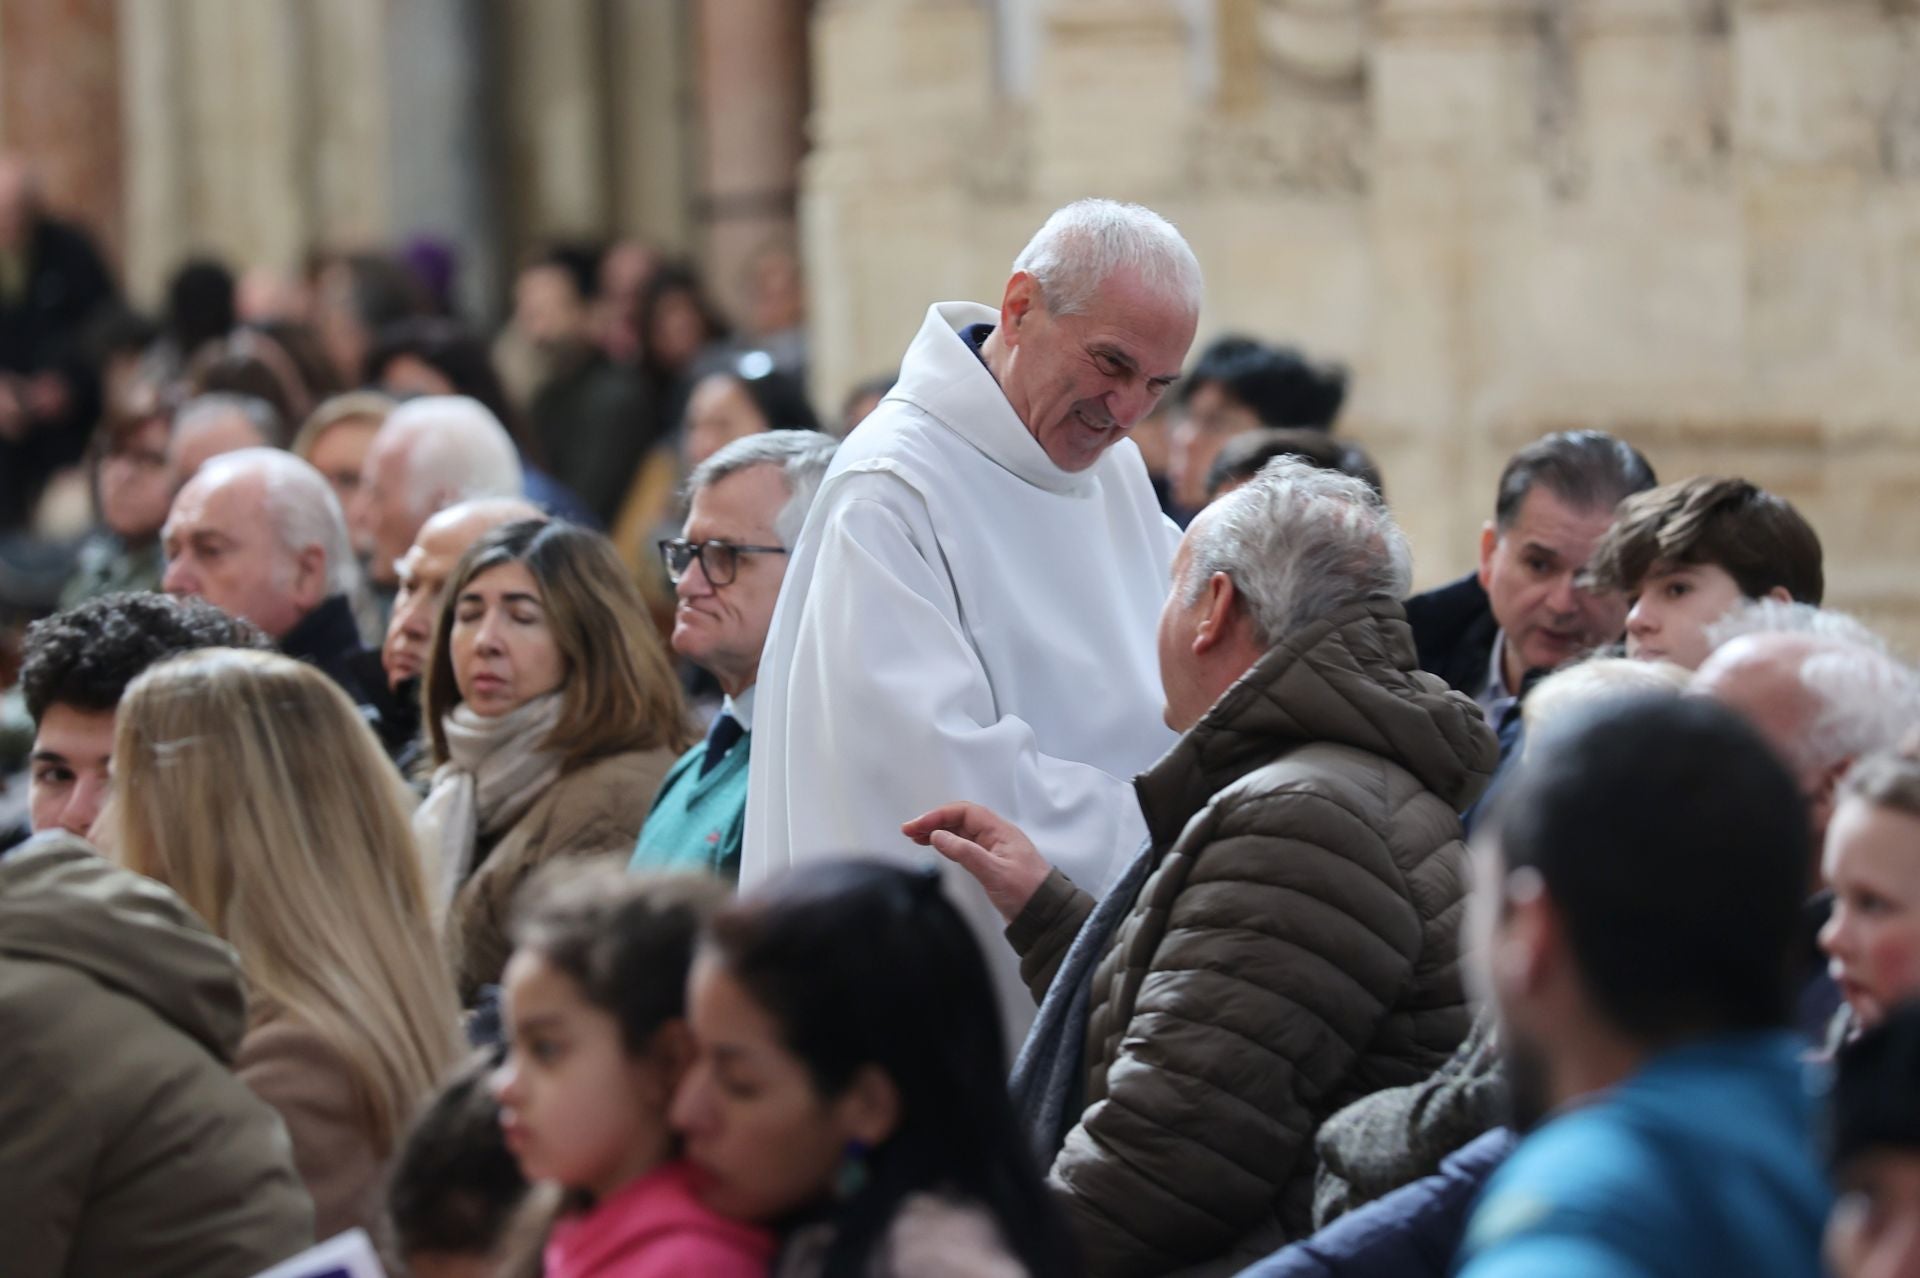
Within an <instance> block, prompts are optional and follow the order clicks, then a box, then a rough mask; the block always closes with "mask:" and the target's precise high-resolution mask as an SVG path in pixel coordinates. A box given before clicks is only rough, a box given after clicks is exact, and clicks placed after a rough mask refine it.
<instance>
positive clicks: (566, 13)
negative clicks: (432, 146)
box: [403, 0, 612, 248]
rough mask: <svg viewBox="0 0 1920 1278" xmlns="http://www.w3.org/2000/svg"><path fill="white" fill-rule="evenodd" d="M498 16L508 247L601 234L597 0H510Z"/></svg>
mask: <svg viewBox="0 0 1920 1278" xmlns="http://www.w3.org/2000/svg"><path fill="white" fill-rule="evenodd" d="M403 2H404V0H403ZM503 16H504V18H505V36H506V40H505V47H504V48H503V49H502V51H501V52H502V54H503V56H504V59H505V63H506V67H505V71H506V74H505V77H504V79H505V84H506V89H507V102H506V106H507V110H506V111H505V112H504V113H503V115H504V119H505V121H506V124H507V136H508V147H509V155H508V163H507V173H508V175H509V181H508V189H509V190H511V191H512V192H513V193H514V194H515V196H516V197H517V199H516V201H515V207H514V209H513V212H514V213H515V214H517V218H516V221H517V225H516V226H515V228H514V230H515V232H516V234H515V235H514V236H513V239H514V240H515V241H516V244H515V247H517V248H526V247H527V246H529V245H530V244H532V243H538V242H540V241H543V240H549V239H556V238H568V239H572V238H582V239H591V238H596V237H599V236H601V235H604V234H605V233H606V232H607V231H608V230H609V229H610V228H609V222H610V220H611V219H610V213H611V204H612V201H611V200H610V199H609V193H608V184H607V170H608V168H609V158H610V157H609V148H608V142H607V109H606V108H607V98H606V89H607V86H606V80H607V76H606V74H605V70H606V62H605V56H606V52H607V34H608V25H609V24H608V23H607V21H606V17H607V15H606V11H605V6H604V5H603V4H601V3H599V2H598V0H514V3H511V4H509V5H507V6H506V9H505V12H504V15H503Z"/></svg>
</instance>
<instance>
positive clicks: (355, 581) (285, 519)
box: [195, 448, 360, 600]
mask: <svg viewBox="0 0 1920 1278" xmlns="http://www.w3.org/2000/svg"><path fill="white" fill-rule="evenodd" d="M230 471H231V472H239V473H243V474H256V475H258V476H259V477H260V479H261V487H262V495H261V505H262V507H263V508H264V509H265V510H266V512H267V517H268V519H269V520H270V521H271V522H272V524H273V529H274V533H275V535H276V536H277V537H278V538H279V541H280V545H281V546H282V547H283V548H285V549H286V550H288V551H291V552H295V553H297V552H299V551H301V550H304V549H305V548H306V547H308V546H318V547H320V549H321V550H322V551H323V552H324V553H325V555H326V558H327V572H326V581H327V594H328V595H346V596H348V598H349V600H351V599H352V598H353V596H354V593H355V592H356V591H357V590H358V589H359V586H360V563H359V560H357V559H356V558H354V554H353V541H352V539H351V538H350V537H349V536H348V535H347V520H346V516H345V515H344V514H342V513H341V510H340V499H339V498H338V497H336V496H334V492H333V486H332V485H330V484H329V483H327V479H326V476H324V475H322V474H321V473H320V472H319V471H317V470H315V469H314V468H313V467H312V466H311V465H309V464H308V463H306V462H304V461H302V460H300V459H299V458H298V457H295V456H294V455H293V454H292V453H289V452H285V451H282V450H281V449H278V448H242V449H239V450H237V451H235V452H231V453H221V454H220V455H219V456H218V457H215V458H213V459H212V460H210V461H208V462H207V464H206V465H204V466H202V467H201V468H200V473H199V475H198V476H196V477H195V478H196V481H197V482H201V483H205V484H214V483H219V482H220V481H221V480H222V479H224V478H226V477H227V472H230Z"/></svg>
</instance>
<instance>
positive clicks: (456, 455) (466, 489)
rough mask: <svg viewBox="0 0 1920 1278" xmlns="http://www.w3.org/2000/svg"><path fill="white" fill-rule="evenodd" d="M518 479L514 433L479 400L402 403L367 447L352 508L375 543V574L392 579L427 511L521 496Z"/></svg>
mask: <svg viewBox="0 0 1920 1278" xmlns="http://www.w3.org/2000/svg"><path fill="white" fill-rule="evenodd" d="M521 482H522V476H521V470H520V454H519V451H518V450H517V449H515V447H514V445H513V438H512V437H511V436H510V435H508V434H507V429H506V427H504V426H502V425H501V424H500V419H499V418H498V417H495V416H494V415H493V413H492V412H490V411H489V410H488V409H487V407H486V406H485V405H484V404H482V403H480V401H478V400H476V399H470V398H468V397H467V396H465V395H428V396H424V397H422V398H420V399H413V400H408V401H407V402H406V403H404V404H402V405H400V406H399V407H398V408H396V409H394V410H393V412H392V413H391V414H390V415H389V416H388V417H387V420H386V422H385V424H384V425H382V426H381V427H380V431H379V433H378V434H376V435H375V436H374V437H373V443H372V445H371V446H370V447H369V448H368V449H367V460H366V466H365V471H364V475H363V483H362V485H361V488H360V495H359V498H358V500H357V501H356V502H355V506H354V511H353V521H354V529H355V531H356V532H358V533H359V534H360V536H361V537H362V538H363V540H364V541H365V542H366V543H368V544H370V545H372V547H373V556H372V559H371V561H370V565H369V566H370V571H371V573H372V576H373V579H374V580H375V581H376V582H379V583H380V584H382V585H393V584H395V582H396V578H395V577H394V567H393V566H394V564H395V563H396V562H397V561H398V560H399V558H400V556H402V555H404V554H405V553H406V552H407V548H408V547H409V546H411V545H412V544H413V539H414V537H415V536H416V535H417V534H418V533H419V531H420V528H421V526H422V525H423V524H425V523H426V521H427V518H428V516H430V515H432V514H434V513H435V512H436V511H440V510H444V509H446V508H447V507H448V506H451V505H453V504H455V503H456V502H462V501H468V500H471V499H474V498H480V497H518V496H519V495H520V491H521Z"/></svg>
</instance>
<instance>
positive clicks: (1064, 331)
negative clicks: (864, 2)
mask: <svg viewBox="0 0 1920 1278" xmlns="http://www.w3.org/2000/svg"><path fill="white" fill-rule="evenodd" d="M1200 297H1201V281H1200V270H1199V265H1198V263H1197V262H1196V261H1195V260H1194V257H1193V253H1192V250H1191V249H1190V248H1189V247H1188V246H1187V244H1186V242H1185V240H1184V239H1182V238H1181V237H1180V234H1179V232H1177V231H1176V230H1174V228H1173V227H1172V226H1171V225H1170V224H1168V223H1167V222H1166V221H1164V220H1163V219H1161V218H1160V217H1159V216H1158V215H1156V214H1154V213H1152V212H1150V211H1148V210H1146V209H1143V208H1140V207H1138V206H1136V205H1122V204H1116V203H1113V202H1110V201H1104V200H1087V201H1081V202H1079V203H1077V204H1073V205H1069V206H1067V207H1066V208H1064V209H1061V210H1060V211H1059V212H1057V213H1055V214H1054V215H1053V217H1052V218H1050V219H1049V220H1048V222H1047V224H1046V226H1044V227H1043V228H1041V230H1040V232H1039V233H1038V234H1037V235H1035V237H1034V239H1033V241H1032V242H1031V243H1029V244H1028V246H1027V247H1026V249H1025V250H1023V251H1022V252H1021V254H1020V256H1019V257H1018V258H1017V259H1016V260H1015V262H1014V270H1013V274H1012V277H1011V279H1010V280H1009V281H1008V283H1007V286H1006V289H1005V292H1004V295H1003V298H1002V301H1001V306H1000V309H999V310H997V311H996V310H994V309H993V308H991V307H988V306H982V305H977V304H974V303H970V302H943V303H939V304H936V305H935V306H933V307H931V308H930V309H929V310H928V312H927V317H926V320H925V322H924V323H923V324H922V326H921V329H920V332H919V335H918V336H916V337H915V338H914V340H913V343H912V345H911V346H910V347H909V348H908V349H907V353H906V356H905V358H904V359H903V360H902V361H901V368H900V378H899V381H898V382H897V384H896V385H895V386H894V388H893V390H892V391H891V392H890V393H889V394H888V395H887V397H886V398H885V399H884V400H883V401H882V402H881V404H880V406H879V407H878V408H877V409H875V410H874V412H873V414H872V415H871V416H870V417H868V418H867V419H866V420H865V421H863V422H862V423H861V425H860V426H859V428H858V429H857V430H855V431H854V432H853V434H852V435H850V436H849V437H848V439H847V440H846V442H845V443H844V444H842V445H841V448H840V451H839V453H838V455H837V456H836V458H835V460H834V463H833V466H832V468H831V469H830V470H829V472H828V474H827V478H826V480H825V482H824V483H823V485H822V487H821V489H820V493H819V496H818V498H817V499H816V501H815V503H814V506H813V509H812V511H811V513H810V514H809V515H808V518H807V522H806V525H805V528H804V530H803V531H802V533H801V535H800V538H799V540H798V542H797V543H796V544H795V545H794V548H793V551H792V558H791V561H790V563H789V565H788V569H787V577H786V583H785V586H784V587H783V590H782V593H781V597H780V602H779V605H778V607H777V608H776V610H775V613H774V619H773V624H772V629H771V632H770V634H769V636H768V639H767V645H766V651H765V654H764V656H763V658H762V662H761V666H760V677H759V681H758V684H757V687H758V689H759V692H758V704H757V706H756V709H755V723H754V735H755V738H756V740H755V743H754V754H753V759H752V766H751V772H750V776H749V781H748V797H747V822H746V841H745V846H744V848H743V850H742V859H741V886H742V887H750V886H752V885H753V884H755V883H757V882H759V881H762V880H764V879H766V878H769V877H771V876H773V875H776V874H779V873H780V872H782V871H783V870H785V869H787V868H788V867H790V866H793V865H797V864H802V863H805V862H807V861H810V860H816V859H822V858H829V857H840V856H847V855H873V854H883V855H893V856H898V857H900V858H901V859H902V860H903V861H908V862H913V863H916V864H933V863H935V862H938V861H939V858H937V857H935V856H934V855H933V854H932V853H930V852H928V851H925V850H924V849H921V848H917V847H915V846H913V844H912V843H910V842H909V841H908V840H907V839H906V837H905V836H904V835H902V834H901V832H900V827H901V824H902V823H903V822H906V821H908V820H911V819H912V818H914V817H916V816H918V815H919V814H920V813H922V812H926V811H928V810H930V809H932V808H934V807H937V806H939V805H941V804H944V803H949V802H952V801H955V800H961V799H964V800H969V801H972V802H976V803H980V804H984V805H985V806H987V807H989V808H992V809H993V810H994V811H996V812H999V813H1001V814H1002V815H1004V816H1006V817H1007V819H1008V820H1010V821H1012V822H1013V823H1014V824H1016V825H1018V826H1019V827H1020V828H1022V829H1023V830H1025V831H1026V832H1027V833H1028V834H1029V835H1030V836H1031V838H1032V839H1033V841H1034V843H1035V844H1036V845H1038V846H1039V847H1041V848H1044V849H1046V850H1047V853H1048V854H1049V856H1051V857H1052V858H1053V861H1054V864H1055V865H1057V866H1058V867H1059V868H1060V869H1061V870H1062V871H1063V872H1064V873H1066V874H1067V876H1068V877H1070V878H1071V879H1073V881H1074V882H1075V883H1076V884H1078V885H1080V886H1081V887H1084V888H1085V889H1087V890H1088V891H1089V892H1092V893H1094V894H1095V895H1098V894H1099V893H1101V892H1103V891H1104V890H1105V889H1106V887H1107V885H1108V882H1109V880H1110V878H1111V876H1112V875H1114V874H1115V873H1117V872H1118V870H1119V868H1120V867H1121V866H1122V865H1124V864H1125V863H1126V862H1127V860H1128V858H1129V857H1130V856H1131V855H1132V854H1133V852H1134V851H1135V850H1136V849H1137V848H1138V847H1139V844H1140V841H1141V840H1142V838H1144V837H1145V833H1146V830H1145V825H1144V823H1143V821H1142V819H1141V816H1140V806H1139V803H1138V802H1137V801H1136V800H1135V798H1134V796H1133V792H1132V787H1131V779H1132V777H1133V776H1134V775H1135V774H1136V773H1138V772H1140V771H1142V770H1144V769H1145V768H1146V767H1148V766H1149V765H1150V764H1152V763H1153V762H1154V761H1155V760H1156V759H1157V758H1159V756H1160V755H1161V754H1162V753H1163V752H1164V751H1165V750H1166V749H1167V748H1168V747H1169V746H1171V745H1172V744H1173V741H1174V734H1173V733H1172V731H1171V730H1169V729H1168V728H1167V727H1166V726H1165V724H1164V721H1163V717H1162V716H1163V713H1164V707H1163V704H1162V694H1161V686H1160V678H1159V669H1158V662H1157V658H1156V655H1155V627H1156V623H1157V621H1158V618H1159V615H1160V608H1161V604H1162V602H1163V601H1164V600H1165V598H1166V593H1167V589H1168V577H1169V571H1170V568H1171V564H1172V558H1173V552H1174V549H1175V547H1176V545H1177V543H1178V540H1179V530H1178V529H1177V528H1176V527H1175V526H1174V525H1173V524H1172V522H1171V521H1169V520H1168V519H1167V518H1166V517H1165V516H1164V515H1163V514H1162V513H1161V512H1160V508H1159V506H1158V504H1157V502H1156V500H1155V498H1154V493H1153V489H1152V487H1151V485H1150V484H1149V482H1148V479H1147V472H1146V467H1145V465H1144V464H1143V463H1142V462H1141V459H1140V453H1139V450H1138V449H1137V448H1135V447H1134V445H1133V443H1132V442H1131V441H1130V440H1128V439H1127V438H1126V436H1127V432H1128V430H1129V429H1130V428H1131V427H1132V426H1133V425H1134V424H1135V423H1137V422H1138V421H1140V420H1141V419H1142V418H1143V417H1145V416H1146V415H1147V413H1148V412H1149V411H1150V410H1151V408H1152V407H1153V405H1154V403H1155V401H1156V400H1157V399H1158V398H1159V396H1160V395H1161V394H1163V393H1164V392H1165V391H1166V389H1167V387H1168V386H1169V385H1170V384H1171V383H1172V382H1173V381H1174V380H1175V378H1177V377H1178V375H1179V372H1180V368H1181V364H1182V362H1183V361H1184V360H1185V358H1186V353H1187V349H1188V347H1189V346H1190V345H1191V344H1192V341H1193V335H1194V328H1195V325H1196V322H1197V317H1198V312H1199V307H1200ZM947 869H948V870H949V871H950V870H951V867H947ZM947 884H948V890H949V891H950V893H951V894H952V896H953V898H954V899H955V900H956V902H958V903H959V904H960V906H961V908H962V910H963V911H964V912H965V913H966V915H967V917H968V919H969V921H970V922H971V923H972V924H973V926H974V928H975V932H976V935H977V936H978V937H979V938H980V942H981V947H982V949H983V950H984V951H985V953H986V956H987V960H988V965H989V967H990V968H991V969H992V970H993V973H994V976H995V983H996V986H997V988H998V991H999V995H1000V999H1001V1005H1002V1010H1003V1013H1004V1015H1005V1019H1006V1024H1007V1028H1008V1033H1009V1035H1010V1039H1009V1042H1008V1050H1009V1051H1010V1052H1011V1051H1013V1050H1014V1049H1016V1048H1017V1047H1018V1046H1019V1044H1020V1041H1021V1038H1022V1036H1023V1034H1024V1030H1025V1027H1026V1025H1027V1024H1028V1023H1029V1022H1030V1021H1031V1019H1032V1016H1033V1004H1032V999H1031V997H1030V995H1028V993H1027V992H1026V989H1025V987H1024V986H1023V985H1022V984H1021V982H1020V979H1019V965H1018V961H1017V958H1016V956H1015V954H1014V952H1013V950H1012V948H1011V947H1010V946H1009V945H1008V944H1007V942H1006V940H1005V939H1004V937H1003V935H1002V932H1001V922H1000V919H999V916H998V915H997V913H996V912H995V911H994V909H993V908H992V906H991V905H989V904H988V902H987V900H986V898H985V896H984V895H983V894H982V893H981V890H980V888H979V886H978V885H977V884H975V883H974V882H973V881H972V880H971V879H970V878H969V877H968V876H966V875H964V874H958V873H951V872H950V873H949V874H948V879H947Z"/></svg>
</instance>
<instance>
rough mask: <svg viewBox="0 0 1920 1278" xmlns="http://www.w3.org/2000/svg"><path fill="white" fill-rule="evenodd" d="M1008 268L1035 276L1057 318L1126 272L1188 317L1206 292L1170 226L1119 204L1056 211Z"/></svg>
mask: <svg viewBox="0 0 1920 1278" xmlns="http://www.w3.org/2000/svg"><path fill="white" fill-rule="evenodd" d="M1013 269H1014V270H1015V271H1025V272H1026V273H1027V274H1028V275H1031V276H1033V278H1034V279H1035V280H1036V281H1037V282H1038V283H1039V285H1040V295H1041V296H1042V297H1043V298H1045V299H1046V303H1047V309H1048V310H1050V311H1052V312H1053V313H1054V314H1056V315H1077V314H1079V313H1081V312H1082V311H1085V310H1086V308H1087V307H1088V305H1090V304H1091V303H1092V301H1093V298H1094V295H1095V294H1096V293H1098V292H1099V291H1100V286H1101V285H1102V284H1104V283H1106V282H1107V280H1109V279H1111V278H1112V277H1113V276H1114V275H1115V274H1116V273H1117V272H1120V271H1124V270H1132V271H1134V272H1136V273H1137V274H1138V275H1139V276H1140V278H1141V280H1142V281H1143V282H1144V283H1145V284H1146V285H1147V287H1148V288H1149V289H1150V290H1152V291H1153V292H1154V293H1156V294H1158V295H1159V296H1161V297H1164V298H1166V299H1168V300H1169V301H1174V302H1178V303H1180V304H1181V305H1183V306H1185V307H1186V309H1187V311H1188V312H1189V313H1191V314H1195V315H1197V314H1199V313H1200V302H1201V300H1202V297H1203V295H1204V292H1205V287H1204V285H1203V284H1202V282H1201V279H1200V262H1199V260H1198V259H1196V258H1195V257H1194V255H1193V249H1192V247H1191V246H1189V245H1188V243H1187V241H1186V239H1185V238H1184V237H1183V236H1182V235H1181V234H1180V232H1179V231H1177V230H1175V229H1174V226H1173V223H1171V222H1169V221H1167V219H1165V218H1163V217H1161V216H1160V215H1159V214H1158V213H1155V212H1154V211H1153V210H1152V209H1149V208H1145V207H1143V206H1141V205H1138V204H1122V203H1120V202H1119V201H1117V200H1077V201H1075V202H1074V203H1072V204H1069V205H1067V206H1066V207H1065V208H1062V209H1058V210H1056V211H1055V212H1054V214H1053V216H1052V217H1050V218H1048V219H1047V221H1046V224H1045V225H1044V226H1042V227H1041V228H1040V229H1039V230H1038V231H1036V232H1035V233H1034V236H1033V238H1032V239H1031V240H1028V241H1027V246H1026V247H1025V248H1023V249H1021V250H1020V256H1018V257H1016V258H1014V259H1013Z"/></svg>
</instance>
